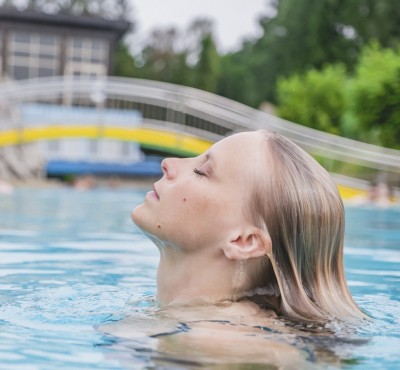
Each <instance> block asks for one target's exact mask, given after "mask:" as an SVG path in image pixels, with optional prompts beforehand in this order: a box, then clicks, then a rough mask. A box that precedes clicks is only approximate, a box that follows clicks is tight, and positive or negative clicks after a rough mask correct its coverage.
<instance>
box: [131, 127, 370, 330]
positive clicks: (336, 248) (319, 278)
mask: <svg viewBox="0 0 400 370" xmlns="http://www.w3.org/2000/svg"><path fill="white" fill-rule="evenodd" d="M162 170H163V177H162V179H161V180H160V181H158V182H157V183H155V184H154V189H153V191H150V192H149V193H147V195H146V199H145V201H144V203H143V204H141V205H139V206H138V207H136V208H135V209H134V210H133V212H132V219H133V221H134V222H135V223H136V224H137V225H138V226H139V227H140V228H141V229H142V230H143V231H144V232H145V233H146V234H147V235H148V236H149V237H150V238H151V240H153V242H154V243H155V244H156V245H157V247H158V248H159V250H160V264H159V268H158V274H157V290H158V292H157V296H158V298H159V301H160V304H161V305H162V306H173V307H176V306H191V307H193V306H195V305H196V306H201V305H204V304H208V305H218V304H222V303H227V302H229V303H231V306H230V310H233V311H235V312H238V313H239V314H240V315H242V316H245V315H246V314H247V313H249V312H254V310H255V308H256V307H262V308H268V309H272V310H273V311H275V313H276V314H278V315H282V316H285V317H287V318H289V319H295V320H300V321H316V322H325V321H328V320H331V319H353V318H362V317H364V314H363V313H362V312H361V311H360V310H359V308H358V307H357V306H356V304H355V303H354V301H353V299H352V297H351V295H350V293H349V290H348V288H347V284H346V279H345V275H344V269H343V234H344V209H343V204H342V201H341V198H340V195H339V193H338V191H337V188H336V186H335V184H334V183H333V181H332V180H331V178H330V176H329V174H328V173H327V172H326V171H325V170H324V169H323V168H322V167H321V166H320V165H319V164H318V163H317V162H316V161H315V160H314V159H313V158H312V157H311V156H309V155H308V154H307V153H306V152H304V151H303V150H302V149H300V148H299V147H298V146H296V145H295V144H293V143H292V142H291V141H290V140H288V139H286V138H284V137H283V136H281V135H279V134H277V133H274V132H268V131H257V132H247V133H240V134H236V135H233V136H230V137H228V138H225V139H223V140H221V141H220V142H218V143H216V144H215V145H213V146H212V147H211V148H210V150H209V151H207V152H206V153H204V154H202V155H200V156H198V157H195V158H185V159H176V158H169V159H165V160H164V161H163V162H162Z"/></svg>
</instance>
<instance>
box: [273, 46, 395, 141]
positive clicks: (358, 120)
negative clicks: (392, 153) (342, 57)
mask: <svg viewBox="0 0 400 370" xmlns="http://www.w3.org/2000/svg"><path fill="white" fill-rule="evenodd" d="M278 114H279V115H280V116H281V117H283V118H286V119H289V120H291V121H294V122H298V123H301V124H303V125H306V126H309V127H313V128H316V129H319V130H324V131H327V132H330V133H335V134H340V135H343V136H347V137H353V138H356V139H359V140H363V141H367V142H371V143H374V144H378V145H383V146H387V147H393V148H400V50H397V51H395V50H393V49H383V48H381V47H379V46H378V45H377V44H376V43H374V44H371V45H369V46H368V47H366V48H364V50H363V51H362V53H361V56H360V58H359V60H358V63H357V65H356V68H355V71H354V74H353V75H346V71H345V69H344V67H342V66H339V65H332V66H328V67H325V68H324V69H322V70H321V71H317V70H310V71H308V72H306V73H305V74H303V75H300V76H299V75H295V76H291V77H289V78H286V79H282V80H280V81H279V83H278Z"/></svg>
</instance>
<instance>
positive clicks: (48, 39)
mask: <svg viewBox="0 0 400 370" xmlns="http://www.w3.org/2000/svg"><path fill="white" fill-rule="evenodd" d="M59 55H60V39H59V37H58V36H54V35H46V34H40V33H29V32H24V31H15V32H12V33H11V38H10V49H9V61H10V72H11V76H12V77H13V78H15V79H17V80H20V79H24V78H32V77H46V76H54V75H57V74H58V71H59Z"/></svg>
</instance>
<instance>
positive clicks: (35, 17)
mask: <svg viewBox="0 0 400 370" xmlns="http://www.w3.org/2000/svg"><path fill="white" fill-rule="evenodd" d="M1 21H13V22H19V23H30V24H38V25H42V26H43V25H44V24H46V25H51V26H55V27H70V28H72V27H74V28H82V29H90V30H96V31H109V32H113V33H115V34H116V36H117V37H118V38H119V37H121V36H122V35H123V34H124V33H125V32H127V31H128V30H129V29H130V28H131V26H132V24H131V23H130V22H128V21H126V20H108V19H104V18H100V17H95V16H77V15H69V14H48V13H39V12H35V11H31V10H25V11H18V10H16V9H11V8H1V7H0V22H1Z"/></svg>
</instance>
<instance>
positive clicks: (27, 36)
mask: <svg viewBox="0 0 400 370" xmlns="http://www.w3.org/2000/svg"><path fill="white" fill-rule="evenodd" d="M129 28H130V23H129V22H126V21H122V20H118V21H111V20H105V19H102V18H96V17H86V16H85V17H83V16H72V15H59V14H44V13H36V12H31V11H23V12H20V11H16V10H10V9H1V8H0V56H1V57H0V76H2V78H3V79H16V80H20V79H26V78H35V77H48V76H59V75H67V76H79V75H84V76H93V77H96V76H101V75H107V74H110V72H111V70H112V67H113V54H114V51H115V48H116V46H117V43H118V41H119V39H120V38H121V37H122V36H123V34H124V33H125V32H126V31H127V30H128V29H129Z"/></svg>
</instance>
